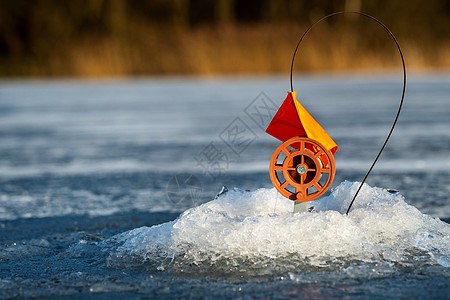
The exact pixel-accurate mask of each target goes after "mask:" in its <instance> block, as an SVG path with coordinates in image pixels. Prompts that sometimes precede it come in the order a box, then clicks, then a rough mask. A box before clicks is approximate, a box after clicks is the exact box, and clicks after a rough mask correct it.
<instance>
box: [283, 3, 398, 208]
mask: <svg viewBox="0 0 450 300" xmlns="http://www.w3.org/2000/svg"><path fill="white" fill-rule="evenodd" d="M341 14H357V15H361V16H364V17H367V18H369V19H371V20H373V21H375V22H377V23H378V24H380V25H381V26H382V27H383V28H384V29H385V30H386V31H387V32H388V33H389V35H390V36H391V37H392V39H393V40H394V42H395V45H396V46H397V49H398V51H399V53H400V58H401V59H402V66H403V90H402V98H401V100H400V105H399V107H398V111H397V115H396V116H395V119H394V122H393V124H392V127H391V129H390V131H389V134H388V135H387V137H386V140H385V141H384V143H383V146H382V147H381V149H380V151H379V152H378V155H377V156H376V158H375V160H374V161H373V163H372V166H371V167H370V169H369V171H368V172H367V174H366V176H364V179H363V181H362V182H361V184H360V185H359V187H358V190H357V191H356V193H355V195H354V196H353V199H352V201H351V202H350V205H349V207H348V209H347V212H346V214H347V215H348V213H349V212H350V209H351V207H352V205H353V203H354V202H355V199H356V197H357V196H358V194H359V192H360V190H361V188H362V186H363V185H364V183H365V182H366V180H367V177H369V174H370V173H371V172H372V169H373V168H374V167H375V164H376V163H377V161H378V159H379V158H380V156H381V153H382V152H383V150H384V148H385V147H386V145H387V143H388V141H389V139H390V138H391V135H392V132H393V131H394V128H395V125H397V121H398V118H399V116H400V112H401V110H402V107H403V101H404V99H405V92H406V66H405V59H404V57H403V52H402V49H401V48H400V45H399V43H398V41H397V39H396V38H395V36H394V34H393V33H392V32H391V31H390V30H389V28H388V27H387V26H386V25H384V24H383V23H382V22H381V21H380V20H378V19H377V18H375V17H373V16H371V15H368V14H366V13H362V12H358V11H340V12H335V13H332V14H329V15H327V16H325V17H323V18H321V19H319V20H318V21H316V22H315V23H313V24H312V25H311V26H310V27H309V28H308V29H306V31H305V32H304V33H303V35H302V36H301V37H300V40H299V41H298V43H297V46H296V47H295V50H294V55H293V56H292V62H291V75H290V82H291V92H293V91H294V85H293V83H292V73H293V70H294V60H295V55H296V54H297V51H298V48H299V46H300V43H301V42H302V40H303V38H304V37H305V36H306V34H308V32H309V31H310V30H311V29H312V28H313V27H314V26H316V25H317V24H318V23H320V22H322V21H323V20H325V19H328V18H330V17H332V16H336V15H341Z"/></svg>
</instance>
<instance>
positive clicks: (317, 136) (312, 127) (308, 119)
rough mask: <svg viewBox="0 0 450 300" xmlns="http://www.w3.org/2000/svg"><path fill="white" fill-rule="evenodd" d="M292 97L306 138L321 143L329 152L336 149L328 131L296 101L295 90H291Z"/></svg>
mask: <svg viewBox="0 0 450 300" xmlns="http://www.w3.org/2000/svg"><path fill="white" fill-rule="evenodd" d="M291 94H292V98H293V99H294V104H295V109H296V110H297V114H298V117H299V119H300V123H301V124H302V126H303V129H304V130H305V132H306V135H307V137H308V138H310V139H313V140H316V141H318V142H319V143H321V144H322V145H323V146H324V147H325V148H326V149H327V150H329V151H331V153H333V154H334V153H335V152H336V151H337V150H338V146H337V144H336V143H335V142H334V141H333V139H332V138H331V137H330V136H329V135H328V133H327V132H326V131H325V130H324V129H323V128H322V126H320V125H319V123H317V121H316V120H314V118H313V117H312V116H311V115H310V114H309V113H308V112H307V111H306V109H305V108H304V107H303V106H302V105H301V104H300V102H298V100H297V96H296V92H295V91H293V92H292V93H291Z"/></svg>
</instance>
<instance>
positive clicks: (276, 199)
mask: <svg viewBox="0 0 450 300" xmlns="http://www.w3.org/2000/svg"><path fill="white" fill-rule="evenodd" d="M358 186H359V183H357V182H355V183H353V182H347V181H346V182H343V183H341V184H340V185H339V186H338V187H337V188H335V189H334V190H333V192H332V194H331V195H330V196H328V197H324V198H321V199H318V200H315V201H312V202H309V205H310V206H311V205H313V206H315V211H314V212H304V213H293V202H292V201H290V200H287V199H285V198H283V197H282V196H281V195H279V194H278V192H277V191H276V190H275V189H259V190H256V191H252V192H246V191H243V190H239V189H234V190H231V191H229V192H228V193H226V194H223V195H221V196H220V197H219V198H218V199H215V200H213V201H210V202H208V203H205V204H202V205H200V206H198V207H194V208H192V209H189V210H187V211H185V212H184V213H182V214H181V215H180V216H179V217H178V218H177V219H176V220H174V221H171V222H168V223H164V224H160V225H157V226H153V227H141V228H137V229H134V230H131V231H128V232H125V233H122V234H119V235H117V236H114V237H113V238H111V239H109V240H107V241H106V242H105V245H104V247H105V248H104V249H105V251H108V252H109V263H110V265H111V266H113V267H130V266H135V267H139V266H141V267H148V268H151V269H155V270H161V271H162V270H170V271H174V272H177V273H185V274H208V275H218V276H220V275H227V274H228V275H230V274H234V275H236V274H237V275H245V276H249V275H250V276H251V275H255V276H256V275H275V274H281V273H284V272H297V273H298V272H299V271H318V270H319V271H320V270H337V269H341V268H342V269H345V270H348V272H350V273H351V272H353V273H354V272H359V271H358V270H360V268H361V266H363V268H372V266H374V265H376V266H381V268H382V271H380V272H382V273H383V272H384V273H385V272H387V271H386V270H391V269H392V267H393V266H395V267H399V268H401V267H405V268H407V267H413V268H414V267H423V266H433V265H437V266H444V267H449V266H450V263H449V257H450V225H449V224H447V223H445V222H442V221H440V220H439V219H438V218H432V217H430V216H428V215H424V214H422V213H421V212H420V211H419V210H418V209H416V208H415V207H413V206H411V205H408V204H407V203H406V202H405V201H404V198H403V196H401V195H400V194H397V195H394V194H391V193H389V192H388V191H387V190H385V189H381V188H372V187H370V186H368V185H365V186H364V187H363V188H362V190H361V192H360V194H359V196H358V198H357V200H356V202H355V204H354V206H353V208H352V211H351V212H350V214H349V215H348V216H347V215H345V211H346V209H347V207H348V204H349V203H350V201H351V198H352V196H353V195H354V193H355V192H356V189H357V188H358ZM389 272H391V271H389Z"/></svg>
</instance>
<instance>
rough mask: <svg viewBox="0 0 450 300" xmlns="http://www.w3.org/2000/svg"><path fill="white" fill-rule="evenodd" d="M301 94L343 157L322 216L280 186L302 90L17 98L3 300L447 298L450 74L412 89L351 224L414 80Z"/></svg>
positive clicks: (252, 83) (309, 84) (161, 88)
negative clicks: (288, 123)
mask: <svg viewBox="0 0 450 300" xmlns="http://www.w3.org/2000/svg"><path fill="white" fill-rule="evenodd" d="M294 83H295V84H294V86H295V88H296V90H297V95H298V99H299V101H300V102H301V103H302V104H303V106H305V108H306V109H308V111H309V112H310V113H311V114H312V115H313V116H314V117H315V119H316V120H317V121H318V122H319V123H320V124H321V125H322V126H323V127H324V128H325V129H326V130H327V132H328V133H329V134H330V135H331V136H332V137H333V139H334V140H335V141H336V143H337V144H338V145H339V147H340V151H339V152H337V153H336V156H335V157H336V166H337V173H336V178H335V180H334V183H333V184H332V187H331V189H330V191H329V192H327V193H326V194H325V196H324V197H323V198H321V199H318V200H315V201H313V202H311V203H309V205H310V206H311V205H313V206H315V207H316V212H313V213H303V214H292V213H291V211H292V202H290V201H287V200H286V201H284V200H283V199H282V198H281V197H278V196H277V193H276V192H275V190H274V189H273V186H272V184H271V182H270V178H269V174H268V163H269V160H270V157H271V155H272V153H273V151H274V150H275V148H276V145H278V144H279V142H278V141H277V140H275V139H274V138H272V137H270V136H268V135H267V134H265V133H264V128H265V127H266V126H267V125H268V122H269V121H270V117H271V116H273V113H274V112H275V107H276V106H277V105H280V104H281V103H282V101H283V100H284V98H285V97H286V92H287V90H288V89H289V82H288V78H286V77H285V76H283V77H251V78H250V77H242V78H217V79H199V78H166V79H147V78H143V79H123V80H106V81H3V82H0V297H1V298H12V297H17V296H23V297H51V296H71V295H72V296H73V295H78V296H79V295H81V296H83V295H84V296H86V295H90V296H97V297H110V296H115V297H124V296H126V297H136V298H139V297H151V298H157V297H161V298H163V297H164V298H167V297H168V298H170V297H173V298H180V297H190V296H192V297H206V296H220V297H242V298H246V299H247V298H251V297H256V298H261V297H263V296H267V297H271V298H283V299H284V298H299V297H306V298H342V297H345V296H349V297H352V298H371V297H380V298H385V297H388V296H394V297H409V296H410V297H419V298H429V297H446V296H447V295H448V293H449V292H450V278H449V277H450V276H449V275H448V274H449V272H448V270H449V269H448V268H449V266H450V262H449V256H450V255H449V253H450V241H449V239H450V238H449V235H450V233H449V232H450V229H449V228H450V227H449V226H450V225H448V222H449V221H450V203H449V201H448V199H449V195H450V155H449V153H450V118H449V115H450V103H449V95H450V74H447V73H443V74H428V75H412V76H410V77H409V79H408V87H407V95H406V99H405V106H404V110H403V111H402V114H401V116H400V120H399V123H398V125H397V128H396V130H395V131H394V134H393V136H392V138H391V141H390V143H389V144H388V147H387V148H386V150H385V151H384V153H383V155H382V156H381V159H380V161H379V163H378V165H377V166H376V167H375V169H374V171H373V172H372V175H371V176H370V177H369V179H368V181H367V183H368V186H366V187H365V188H364V193H363V194H362V196H361V198H358V199H357V204H355V205H356V206H355V209H354V211H352V212H351V213H350V215H349V216H345V215H343V214H342V213H343V209H344V208H345V207H346V206H347V205H348V201H349V199H350V198H351V195H352V193H354V190H355V187H356V185H355V184H353V182H355V181H361V180H362V178H363V177H364V175H365V172H366V171H367V169H368V168H369V167H370V164H371V162H372V160H373V159H374V158H375V156H376V154H377V152H378V151H379V148H380V147H381V144H382V142H383V141H384V139H385V137H386V135H387V132H388V130H389V128H390V126H391V124H392V121H393V118H394V116H395V113H396V111H397V107H398V102H399V100H400V96H401V88H402V86H401V84H402V78H401V74H392V75H390V74H389V75H376V76H368V75H359V74H355V75H351V74H350V75H345V76H344V75H341V76H337V75H336V76H332V75H329V76H325V75H323V76H309V77H300V76H298V77H296V78H295V80H294ZM222 186H227V187H228V189H229V190H230V191H229V192H228V193H226V194H224V195H222V196H221V197H219V198H218V199H216V200H214V201H212V200H213V199H214V198H215V196H216V194H217V193H218V192H219V191H220V190H221V188H222ZM234 187H236V188H237V189H233V188H234ZM385 189H396V190H398V191H399V194H398V195H392V194H390V193H388V192H387V191H386V190H385ZM332 190H333V193H331V191H332ZM211 201H212V202H211ZM188 209H189V210H188ZM186 210H187V211H186ZM185 211H186V212H185ZM183 212H184V213H183ZM180 213H183V214H182V215H180ZM179 215H180V216H179ZM178 216H179V217H178ZM177 217H178V219H176V218H177ZM438 218H439V219H438ZM175 219H176V220H175ZM166 222H168V223H166ZM158 224H160V225H158ZM154 225H158V226H154ZM143 226H144V227H143ZM152 226H153V227H152Z"/></svg>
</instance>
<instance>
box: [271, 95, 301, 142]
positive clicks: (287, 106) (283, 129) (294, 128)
mask: <svg viewBox="0 0 450 300" xmlns="http://www.w3.org/2000/svg"><path fill="white" fill-rule="evenodd" d="M266 132H267V133H268V134H270V135H271V136H273V137H275V138H277V139H279V140H280V141H282V142H285V141H287V140H288V139H290V138H291V137H294V136H306V132H305V130H304V129H303V126H302V123H300V119H299V117H298V114H297V109H296V108H295V104H294V98H293V97H292V94H291V93H288V95H287V97H286V99H285V100H284V102H283V104H281V107H280V109H278V111H277V113H276V114H275V116H274V117H273V119H272V121H271V122H270V124H269V126H268V127H267V129H266Z"/></svg>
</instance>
